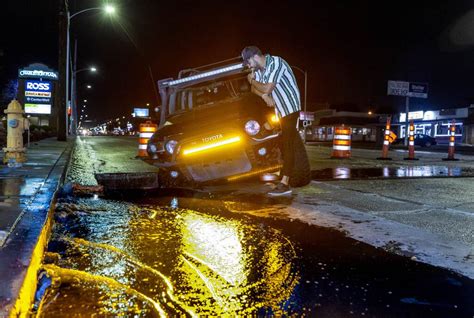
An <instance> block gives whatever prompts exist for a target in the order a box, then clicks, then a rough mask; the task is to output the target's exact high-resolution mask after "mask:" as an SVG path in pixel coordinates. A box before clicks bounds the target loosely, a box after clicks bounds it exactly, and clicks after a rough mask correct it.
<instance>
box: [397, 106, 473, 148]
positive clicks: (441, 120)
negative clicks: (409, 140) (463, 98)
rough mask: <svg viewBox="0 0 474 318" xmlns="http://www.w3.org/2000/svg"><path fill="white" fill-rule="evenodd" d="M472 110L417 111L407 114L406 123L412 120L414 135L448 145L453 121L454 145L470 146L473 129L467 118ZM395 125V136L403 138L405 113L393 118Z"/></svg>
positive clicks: (470, 108)
mask: <svg viewBox="0 0 474 318" xmlns="http://www.w3.org/2000/svg"><path fill="white" fill-rule="evenodd" d="M473 109H474V108H473V107H472V106H471V107H463V108H448V109H441V110H427V111H423V110H419V111H413V112H409V113H408V121H410V120H413V123H414V125H415V134H423V135H428V136H431V137H434V138H436V142H437V143H438V144H448V142H449V127H450V125H451V123H452V121H453V120H454V121H455V125H456V130H455V137H456V143H468V144H472V140H473V137H472V135H473V132H474V127H473V125H472V124H470V120H469V116H470V115H471V112H472V110H473ZM394 122H395V123H398V124H399V126H398V131H397V135H399V137H402V138H404V137H405V131H406V125H407V121H406V113H400V114H398V115H397V116H395V119H394Z"/></svg>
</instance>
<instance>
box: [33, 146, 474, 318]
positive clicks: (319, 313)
mask: <svg viewBox="0 0 474 318" xmlns="http://www.w3.org/2000/svg"><path fill="white" fill-rule="evenodd" d="M122 141H123V140H119V139H115V141H113V140H112V139H106V138H101V139H95V138H90V139H89V138H84V139H81V140H80V143H79V144H78V146H77V147H76V150H78V151H75V153H74V155H73V157H74V158H75V159H74V164H73V165H72V166H71V169H70V172H71V173H70V175H69V177H68V180H69V181H71V182H73V181H74V180H79V181H80V183H82V184H86V185H93V184H94V182H95V180H94V179H93V176H94V174H95V173H117V172H124V171H126V169H124V168H123V167H121V166H120V163H121V162H125V164H126V165H128V166H129V167H133V166H134V165H136V164H137V163H133V162H132V161H131V160H132V159H130V158H132V157H133V155H134V152H135V151H136V150H135V147H136V145H135V144H133V142H132V141H133V140H131V141H130V140H129V139H127V140H126V141H125V142H124V145H125V144H126V145H127V147H128V146H130V149H131V151H129V150H127V149H128V148H127V149H125V147H123V148H124V149H121V151H117V145H118V144H121V143H122ZM132 146H133V148H131V147H132ZM320 150H321V149H319V148H316V147H315V148H314V149H312V153H311V156H310V158H311V160H312V162H313V164H312V167H313V170H315V171H316V170H319V171H324V172H322V174H321V175H322V176H323V177H327V178H330V179H331V180H332V181H331V182H328V183H318V182H313V183H312V184H311V185H310V186H308V187H304V188H301V189H297V190H296V191H295V194H294V195H293V196H291V197H288V198H279V199H275V198H269V197H267V196H265V195H263V192H264V190H265V187H262V185H259V184H252V183H245V184H229V185H227V186H225V187H222V186H214V187H207V188H203V189H201V190H200V191H177V190H159V191H155V192H148V193H147V194H146V195H145V196H143V193H142V194H141V195H140V196H138V197H133V196H131V192H128V191H127V192H122V193H118V194H119V195H118V196H117V197H115V198H114V197H107V198H106V197H100V196H98V195H95V196H88V197H72V196H68V193H67V191H66V192H65V196H63V197H62V198H60V199H59V200H58V204H57V207H56V211H55V216H54V218H55V225H54V228H53V234H52V237H51V240H50V242H49V244H48V251H47V252H46V253H45V258H44V264H43V271H42V273H43V276H41V277H42V278H41V279H40V281H39V284H40V288H39V289H38V295H37V301H36V304H35V308H36V313H37V316H39V317H63V316H66V315H68V314H70V313H74V314H77V315H83V316H92V315H99V316H101V315H102V316H106V315H109V316H122V315H124V316H137V317H154V316H166V315H168V316H177V315H180V316H183V315H186V316H223V315H225V316H236V315H238V316H249V315H252V316H255V315H258V316H271V315H274V316H291V315H292V316H311V317H313V316H316V317H348V316H355V317H361V316H368V317H471V318H472V317H473V316H474V304H473V303H472V298H473V295H474V280H472V279H470V278H467V277H466V276H463V275H460V274H458V273H456V272H453V271H450V270H446V269H442V268H439V267H434V266H431V265H428V264H425V263H422V262H420V261H419V259H420V258H422V257H423V260H429V258H427V257H426V256H429V254H424V253H425V252H427V251H428V252H429V251H433V250H429V249H425V250H423V248H419V247H417V248H413V249H412V246H408V249H407V248H406V246H404V244H406V240H405V238H404V237H405V236H406V237H407V239H408V241H410V240H414V241H416V240H418V241H419V242H424V241H425V239H426V238H432V239H433V240H432V241H429V242H428V243H430V242H433V243H435V244H434V245H433V246H434V247H435V248H438V247H441V246H444V247H443V248H445V249H447V250H450V249H452V247H453V246H455V244H454V245H452V244H451V245H450V243H449V242H457V241H458V240H459V235H458V234H456V235H454V234H453V232H450V233H448V234H453V237H449V239H450V241H444V240H440V239H439V237H437V236H435V235H431V234H430V235H431V236H430V235H427V234H422V235H421V236H419V237H418V236H416V235H415V234H414V233H416V234H417V233H424V232H425V230H426V229H425V228H424V227H423V226H424V225H423V224H422V225H421V226H420V227H419V228H415V227H412V226H411V225H410V226H404V225H403V224H402V223H403V222H405V221H406V220H408V219H409V217H412V216H416V215H420V213H429V214H430V215H434V213H439V212H443V211H440V210H439V209H438V206H435V205H434V204H433V205H432V206H429V207H426V206H425V205H424V203H422V202H423V201H422V199H423V197H426V195H427V194H426V193H427V192H428V193H430V192H429V191H428V190H427V189H432V188H433V187H432V185H431V183H432V182H435V183H437V182H441V181H440V179H434V180H431V177H433V176H437V175H443V174H444V173H446V174H453V173H459V174H460V176H466V175H465V174H466V173H467V174H469V173H470V172H469V171H470V170H469V164H468V162H466V161H461V162H460V163H456V165H452V164H436V161H437V160H438V159H439V158H437V157H436V156H432V155H431V154H427V155H426V156H427V159H426V160H431V163H430V164H429V165H423V164H416V166H428V167H431V168H432V169H425V168H422V167H421V168H416V169H414V170H413V169H412V170H411V171H412V172H410V173H407V172H406V171H410V169H408V168H407V167H406V169H405V170H403V169H402V172H400V170H397V169H398V168H399V167H401V165H400V164H399V163H396V162H395V163H393V162H392V163H383V164H382V163H378V162H376V161H375V160H370V159H369V160H367V159H360V158H357V159H356V160H354V161H352V162H350V161H349V162H348V161H345V162H341V161H334V160H331V159H329V156H327V154H326V153H325V152H324V153H321V154H320V155H318V156H314V153H315V152H318V151H320ZM111 154H113V156H115V158H114V159H111V160H106V158H107V156H109V158H111ZM323 156H325V157H326V156H327V157H328V159H327V160H326V159H324V158H323ZM400 156H403V154H401V155H400ZM428 157H429V158H428ZM126 158H128V159H130V160H128V159H126ZM315 162H316V164H314V163H315ZM407 166H410V167H412V166H414V164H413V163H407ZM325 168H330V170H323V169H325ZM373 168H377V169H373ZM378 168H382V170H380V169H378ZM383 168H387V169H388V170H387V169H385V170H384V169H383ZM338 169H339V170H338ZM341 169H342V170H341ZM349 169H350V170H349ZM358 169H362V170H358ZM363 169H369V170H363ZM371 169H372V170H371ZM417 169H418V170H417ZM428 170H429V171H428ZM146 171H148V170H146V168H144V167H139V169H136V170H132V172H146ZM150 171H151V172H153V170H150ZM348 171H349V173H348ZM384 171H386V172H387V173H386V176H384ZM424 174H426V176H428V174H431V177H427V178H420V179H416V180H412V181H410V182H409V183H406V180H405V179H406V178H407V177H409V178H412V177H413V176H414V175H417V176H421V177H423V176H424ZM463 174H464V175H463ZM344 176H346V178H344ZM347 176H349V177H350V178H361V179H362V180H352V181H351V180H344V179H347ZM313 177H318V176H317V175H313ZM392 177H395V178H397V179H399V180H391V178H392ZM321 178H322V177H321ZM366 179H375V180H371V181H370V182H364V180H366ZM386 179H389V180H386ZM471 179H472V178H444V179H443V182H444V180H447V181H446V184H445V183H443V187H445V186H446V185H447V186H448V187H447V188H446V191H444V192H443V195H440V194H439V193H438V197H439V200H440V202H441V201H442V202H443V204H446V203H449V204H451V201H450V200H447V198H449V196H450V195H451V193H452V192H457V193H459V192H460V188H459V186H458V183H457V181H456V182H455V180H465V181H464V182H462V184H464V185H465V187H464V188H463V190H462V191H464V192H461V193H460V194H461V195H462V196H463V197H466V200H468V197H469V193H471V192H470V191H471V190H470V189H471V187H472V186H474V184H471V183H470V180H471ZM338 180H340V182H338ZM403 182H405V183H403ZM425 183H426V186H425V185H424V184H425ZM95 184H97V183H95ZM342 185H344V186H345V188H343V186H342ZM364 187H365V188H367V189H366V190H362V189H365V188H364ZM372 188H376V189H377V190H378V191H380V194H374V193H375V191H374V189H372ZM400 189H403V190H404V191H400ZM414 189H416V191H418V192H416V193H417V195H418V196H420V203H416V202H415V201H414V199H413V198H412V199H411V201H410V200H408V199H406V198H405V192H406V193H407V194H406V195H410V196H411V195H412V194H413V193H415V192H414ZM430 191H431V190H430ZM433 191H434V190H433ZM387 192H389V193H390V196H384V195H386V193H387ZM433 193H434V192H433ZM136 194H137V193H134V195H136ZM397 195H400V199H395V198H394V197H395V196H397ZM361 198H362V199H361ZM417 200H418V199H417ZM453 202H454V200H453ZM440 204H441V203H440ZM466 204H467V203H466ZM452 205H453V206H456V208H457V209H460V207H462V209H463V211H461V212H464V211H465V212H464V214H459V213H458V210H453V211H450V213H451V214H452V215H456V216H459V215H461V216H462V218H459V220H457V221H456V222H457V223H456V224H459V226H458V225H456V228H457V229H462V226H461V225H462V224H470V223H469V222H470V221H469V220H471V219H472V218H471V217H470V214H469V213H470V212H469V211H471V210H470V209H471V208H470V205H460V204H459V203H452ZM348 207H350V208H348ZM412 211H413V214H412V213H411V212H412ZM454 212H456V214H454ZM372 213H375V214H380V215H382V214H383V213H385V215H384V217H386V218H388V219H390V218H393V219H396V218H397V217H398V216H400V220H399V222H400V223H395V222H388V224H389V225H390V226H389V227H386V226H387V222H386V221H383V222H385V223H383V222H382V221H380V220H381V219H380V218H378V217H377V216H374V215H372ZM354 215H355V216H356V217H354ZM444 217H445V216H439V219H438V216H437V219H433V218H431V217H430V216H429V215H428V216H426V217H425V216H424V217H423V220H422V221H423V222H426V220H429V221H436V222H439V224H440V228H441V227H442V228H443V229H447V228H448V227H446V226H443V224H444V223H443V218H444ZM318 220H323V222H322V223H323V225H324V226H326V227H320V226H316V225H314V222H318ZM466 220H468V222H466ZM410 224H414V223H413V222H412V223H410ZM330 226H331V227H333V228H329V227H330ZM354 229H357V231H355V232H353V230H354ZM407 229H410V231H408V232H407ZM436 231H438V230H437V228H436V230H434V232H436ZM354 233H356V234H354ZM406 233H408V234H409V235H406ZM464 234H465V233H463V235H464ZM436 235H438V234H436ZM351 237H352V238H351ZM367 237H368V238H367ZM447 237H448V236H447ZM354 238H357V240H356V239H354ZM365 239H367V240H368V241H370V242H374V243H371V244H372V245H368V244H365V243H363V242H362V241H363V240H365ZM465 239H466V242H471V239H472V237H471V236H467V237H466V238H465ZM404 240H405V241H404ZM436 244H437V245H436ZM456 244H457V243H456ZM374 246H379V247H378V248H377V247H374ZM464 246H465V245H463V246H462V247H463V248H464ZM461 250H462V249H459V250H457V251H458V252H459V251H461ZM445 251H446V250H442V249H440V250H439V251H437V253H435V254H439V253H441V254H443V253H444V252H445ZM462 252H463V253H464V252H466V251H465V250H462ZM397 254H400V255H404V256H400V255H397ZM454 254H455V253H454ZM460 255H467V256H465V257H471V256H470V255H472V254H469V250H468V251H467V254H455V255H454V256H453V255H449V257H450V259H449V260H450V261H453V262H455V263H456V262H458V261H459V257H464V256H460ZM435 256H436V255H435ZM441 257H447V254H445V256H443V255H441ZM433 262H434V263H435V264H436V263H437V262H436V261H433ZM469 262H470V261H469V260H467V261H465V262H464V263H462V266H468V264H469ZM445 264H453V263H449V262H447V263H445ZM462 266H460V267H456V268H457V270H460V269H461V268H462ZM45 277H46V278H45Z"/></svg>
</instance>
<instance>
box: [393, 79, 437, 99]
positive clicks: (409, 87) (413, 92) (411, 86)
mask: <svg viewBox="0 0 474 318" xmlns="http://www.w3.org/2000/svg"><path fill="white" fill-rule="evenodd" d="M387 95H395V96H408V97H417V98H428V83H416V82H413V83H410V82H403V81H388V85H387Z"/></svg>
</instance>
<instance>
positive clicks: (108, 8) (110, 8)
mask: <svg viewBox="0 0 474 318" xmlns="http://www.w3.org/2000/svg"><path fill="white" fill-rule="evenodd" d="M66 10H67V32H66V104H68V103H69V68H70V61H69V52H70V37H69V29H70V26H71V19H72V18H74V17H75V16H78V15H79V14H81V13H84V12H87V11H92V10H100V11H102V10H105V12H106V13H107V14H113V13H114V12H115V8H114V7H113V6H111V5H110V4H108V5H106V6H105V7H93V8H87V9H84V10H81V11H78V12H76V13H74V14H70V12H69V7H68V6H67V4H66ZM67 116H68V115H67V112H66V132H67V131H68V130H69V129H68V117H67Z"/></svg>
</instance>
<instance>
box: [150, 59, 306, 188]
mask: <svg viewBox="0 0 474 318" xmlns="http://www.w3.org/2000/svg"><path fill="white" fill-rule="evenodd" d="M247 73H248V71H246V70H244V69H243V67H242V64H240V63H239V64H233V65H227V66H223V67H219V68H214V69H212V70H205V71H200V70H197V69H192V70H190V71H181V72H180V74H179V76H178V79H177V80H173V79H165V80H161V81H159V82H158V86H159V90H160V95H161V100H162V106H161V109H160V110H161V116H160V125H159V127H158V130H157V132H156V133H155V134H154V135H153V136H152V137H151V139H150V141H149V143H148V146H147V151H148V155H149V158H146V159H145V161H147V162H148V163H151V164H153V165H155V166H157V167H159V168H160V169H159V181H160V184H161V185H162V186H163V187H176V186H191V185H194V184H196V183H208V182H214V181H234V180H239V179H242V178H247V177H252V176H259V175H260V174H263V173H266V172H275V171H278V170H279V169H280V167H281V164H282V162H281V154H280V127H279V123H278V118H277V117H276V115H275V111H274V108H273V107H271V108H270V107H267V106H266V105H265V103H264V102H263V101H262V99H261V98H259V97H257V96H256V95H254V94H253V93H251V92H250V85H249V84H248V82H247V78H246V74H247ZM184 75H187V76H184ZM295 143H296V145H297V153H296V160H295V167H294V173H293V176H292V178H290V181H291V184H292V185H293V186H302V185H306V184H308V183H309V181H310V167H309V161H308V158H307V155H306V151H305V148H304V145H303V143H302V140H301V139H299V138H298V140H295Z"/></svg>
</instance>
